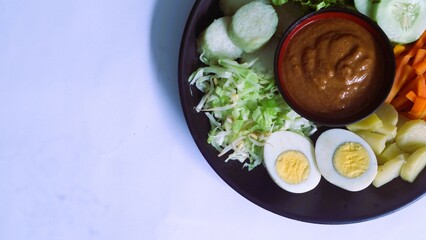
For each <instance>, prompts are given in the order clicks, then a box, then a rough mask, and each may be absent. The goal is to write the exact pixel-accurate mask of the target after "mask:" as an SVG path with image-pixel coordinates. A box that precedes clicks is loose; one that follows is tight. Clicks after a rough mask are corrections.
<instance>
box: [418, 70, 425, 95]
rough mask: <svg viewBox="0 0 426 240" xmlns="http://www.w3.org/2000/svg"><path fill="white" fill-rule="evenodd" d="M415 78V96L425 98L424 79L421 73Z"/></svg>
mask: <svg viewBox="0 0 426 240" xmlns="http://www.w3.org/2000/svg"><path fill="white" fill-rule="evenodd" d="M416 79H417V96H419V97H422V98H426V79H425V78H424V77H423V75H419V76H417V77H416Z"/></svg>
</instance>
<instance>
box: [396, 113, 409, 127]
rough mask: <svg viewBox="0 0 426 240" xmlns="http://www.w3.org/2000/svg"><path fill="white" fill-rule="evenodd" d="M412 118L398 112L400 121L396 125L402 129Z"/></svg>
mask: <svg viewBox="0 0 426 240" xmlns="http://www.w3.org/2000/svg"><path fill="white" fill-rule="evenodd" d="M409 120H410V119H409V118H407V117H406V116H404V115H401V114H398V123H397V124H396V127H397V128H398V129H400V128H401V127H402V125H404V124H405V123H406V122H408V121H409Z"/></svg>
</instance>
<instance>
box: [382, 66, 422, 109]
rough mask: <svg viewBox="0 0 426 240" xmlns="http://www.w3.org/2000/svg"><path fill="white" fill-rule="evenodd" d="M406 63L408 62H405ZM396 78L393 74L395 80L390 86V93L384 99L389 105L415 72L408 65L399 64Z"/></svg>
mask: <svg viewBox="0 0 426 240" xmlns="http://www.w3.org/2000/svg"><path fill="white" fill-rule="evenodd" d="M407 61H408V60H407ZM397 72H398V76H397V75H396V74H395V80H394V83H393V85H392V88H391V91H390V93H389V95H388V97H387V98H386V102H387V103H390V102H391V101H392V99H393V98H394V97H395V96H396V95H397V94H398V92H399V90H401V88H402V87H403V86H404V84H405V83H406V82H407V81H408V80H411V79H413V78H414V77H415V76H416V72H415V71H414V70H413V68H412V67H411V66H410V65H407V64H401V65H400V66H399V67H398V68H397Z"/></svg>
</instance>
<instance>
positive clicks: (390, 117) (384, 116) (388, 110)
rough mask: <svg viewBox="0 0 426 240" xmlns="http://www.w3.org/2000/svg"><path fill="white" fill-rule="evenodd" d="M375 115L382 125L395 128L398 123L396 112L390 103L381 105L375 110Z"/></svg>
mask: <svg viewBox="0 0 426 240" xmlns="http://www.w3.org/2000/svg"><path fill="white" fill-rule="evenodd" d="M376 114H377V116H378V117H379V118H380V120H382V122H383V125H391V126H396V124H397V123H398V112H397V111H396V109H395V107H394V106H392V104H390V103H383V104H382V105H381V106H380V107H379V108H378V109H377V110H376Z"/></svg>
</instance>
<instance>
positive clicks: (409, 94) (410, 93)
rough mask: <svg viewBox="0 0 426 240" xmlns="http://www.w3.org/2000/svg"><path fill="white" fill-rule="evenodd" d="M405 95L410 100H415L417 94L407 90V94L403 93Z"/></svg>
mask: <svg viewBox="0 0 426 240" xmlns="http://www.w3.org/2000/svg"><path fill="white" fill-rule="evenodd" d="M405 97H406V98H407V99H408V100H410V101H411V102H415V101H416V98H417V95H416V94H415V93H414V92H413V91H409V92H408V93H407V94H405Z"/></svg>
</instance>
